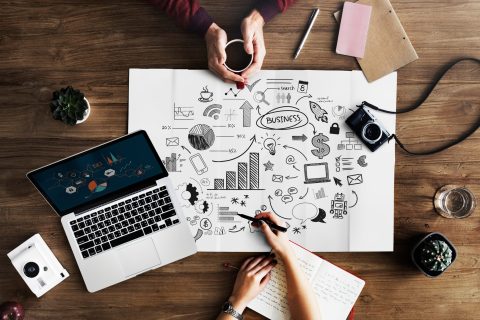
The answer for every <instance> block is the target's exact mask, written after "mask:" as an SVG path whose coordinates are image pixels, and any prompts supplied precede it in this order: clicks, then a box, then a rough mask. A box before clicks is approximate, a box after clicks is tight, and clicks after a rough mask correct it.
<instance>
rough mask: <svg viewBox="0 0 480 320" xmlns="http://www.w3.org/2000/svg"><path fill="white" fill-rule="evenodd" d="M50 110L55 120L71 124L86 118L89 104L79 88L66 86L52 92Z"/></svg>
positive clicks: (88, 112) (83, 120)
mask: <svg viewBox="0 0 480 320" xmlns="http://www.w3.org/2000/svg"><path fill="white" fill-rule="evenodd" d="M50 110H51V111H52V115H53V118H54V119H55V120H61V121H63V122H64V123H66V124H68V125H71V126H73V125H75V124H79V123H82V122H85V120H87V118H88V116H89V115H90V104H89V103H88V100H87V98H85V95H84V94H83V93H82V92H81V91H80V90H76V89H74V88H72V87H70V86H68V87H66V88H62V89H60V90H58V91H55V92H54V93H53V98H52V101H51V102H50Z"/></svg>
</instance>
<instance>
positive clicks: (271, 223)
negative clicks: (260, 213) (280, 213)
mask: <svg viewBox="0 0 480 320" xmlns="http://www.w3.org/2000/svg"><path fill="white" fill-rule="evenodd" d="M237 214H238V215H239V216H240V217H242V218H244V219H247V220H250V221H253V222H260V221H263V222H265V223H266V224H267V225H268V226H269V227H270V229H274V230H277V231H280V232H287V228H285V227H280V226H278V225H276V224H275V223H273V222H271V221H270V220H268V219H267V218H260V219H257V218H253V217H250V216H247V215H246V214H241V213H237Z"/></svg>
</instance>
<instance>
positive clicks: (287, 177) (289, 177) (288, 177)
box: [285, 176, 298, 179]
mask: <svg viewBox="0 0 480 320" xmlns="http://www.w3.org/2000/svg"><path fill="white" fill-rule="evenodd" d="M295 178H298V176H295V177H291V176H286V177H285V179H295Z"/></svg>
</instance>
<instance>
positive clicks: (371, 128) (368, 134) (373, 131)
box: [362, 121, 382, 143]
mask: <svg viewBox="0 0 480 320" xmlns="http://www.w3.org/2000/svg"><path fill="white" fill-rule="evenodd" d="M362 135H363V138H364V139H365V140H367V141H368V142H370V143H375V142H377V141H378V140H380V138H381V137H382V129H381V128H380V126H379V125H378V124H376V123H375V122H371V121H370V122H368V123H367V124H366V125H365V126H364V127H363V130H362Z"/></svg>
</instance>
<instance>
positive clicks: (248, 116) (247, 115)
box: [240, 100, 253, 127]
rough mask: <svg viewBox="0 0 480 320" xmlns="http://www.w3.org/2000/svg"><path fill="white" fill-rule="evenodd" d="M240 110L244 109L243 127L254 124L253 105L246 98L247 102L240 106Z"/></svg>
mask: <svg viewBox="0 0 480 320" xmlns="http://www.w3.org/2000/svg"><path fill="white" fill-rule="evenodd" d="M240 110H242V111H243V127H250V126H251V125H252V110H253V107H252V105H251V104H250V102H248V101H247V100H245V102H244V103H243V104H242V106H241V107H240Z"/></svg>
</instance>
